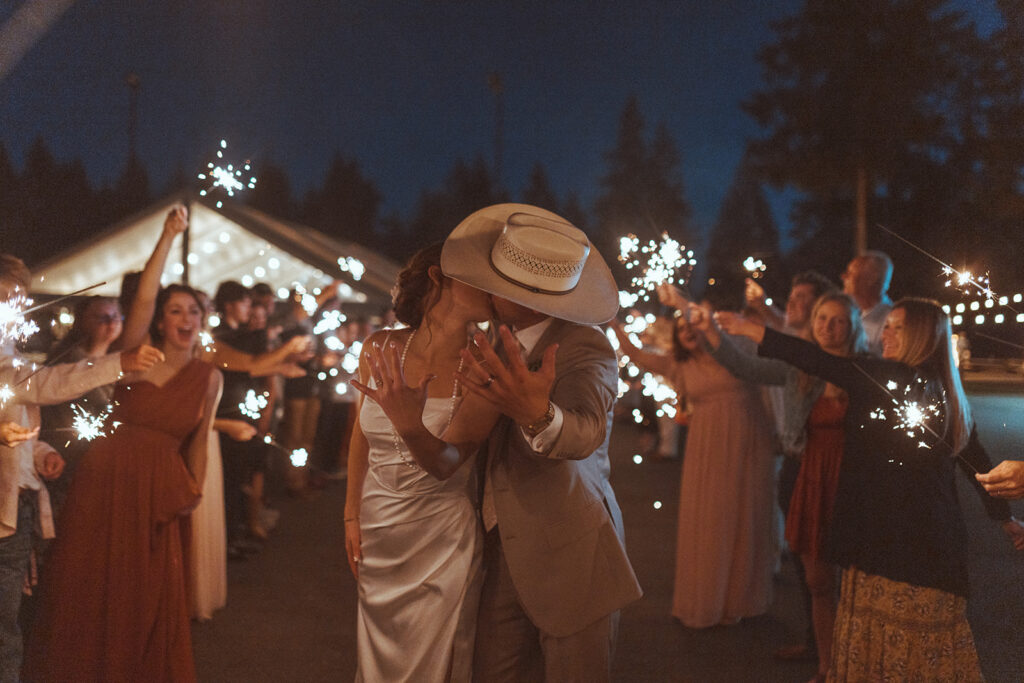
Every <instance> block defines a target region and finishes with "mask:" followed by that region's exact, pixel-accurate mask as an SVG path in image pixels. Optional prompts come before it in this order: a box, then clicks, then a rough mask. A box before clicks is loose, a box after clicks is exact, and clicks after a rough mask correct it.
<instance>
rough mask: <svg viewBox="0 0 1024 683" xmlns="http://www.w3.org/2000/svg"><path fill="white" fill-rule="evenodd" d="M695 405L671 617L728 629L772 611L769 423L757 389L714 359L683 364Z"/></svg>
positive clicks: (680, 380)
mask: <svg viewBox="0 0 1024 683" xmlns="http://www.w3.org/2000/svg"><path fill="white" fill-rule="evenodd" d="M674 375H675V376H674V377H673V380H674V382H675V383H676V385H677V386H679V387H680V389H683V388H684V387H685V393H686V398H687V399H688V400H689V402H690V406H691V408H692V413H691V415H690V422H689V431H688V432H687V436H686V452H685V454H684V455H683V472H682V482H681V484H680V491H679V526H678V532H677V537H676V538H677V543H676V572H675V586H674V590H673V595H672V616H674V617H675V618H677V619H678V620H679V621H680V622H682V623H683V625H684V626H688V627H690V628H705V627H708V626H715V625H718V624H731V623H735V622H737V621H739V620H740V619H742V618H745V617H753V616H757V615H759V614H763V613H765V612H766V611H768V608H769V607H770V606H771V602H772V570H773V567H774V562H775V552H774V548H775V540H776V539H775V530H774V523H773V520H774V517H773V515H774V505H775V495H774V488H775V484H774V462H773V457H772V456H773V438H772V427H771V424H770V422H769V419H768V415H767V412H766V410H765V407H764V403H763V401H762V399H761V396H760V393H759V391H758V389H757V387H754V386H753V385H751V384H748V383H746V382H742V381H740V380H738V379H736V378H735V377H733V376H732V374H730V373H729V371H728V370H726V369H725V368H723V367H722V366H721V365H719V364H718V363H716V362H715V361H714V360H713V359H711V358H702V359H694V360H689V361H685V362H683V363H680V364H678V365H677V366H676V371H675V373H674Z"/></svg>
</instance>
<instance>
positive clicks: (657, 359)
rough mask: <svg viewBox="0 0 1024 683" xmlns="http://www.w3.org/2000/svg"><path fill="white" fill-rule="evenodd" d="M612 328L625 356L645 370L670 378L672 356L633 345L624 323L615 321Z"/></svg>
mask: <svg viewBox="0 0 1024 683" xmlns="http://www.w3.org/2000/svg"><path fill="white" fill-rule="evenodd" d="M611 327H612V331H613V332H615V338H616V339H618V340H619V348H620V349H621V350H622V352H623V353H624V354H626V355H627V356H629V359H630V360H631V361H633V362H634V363H636V364H637V365H639V366H640V367H641V368H643V369H644V370H648V371H650V372H653V373H655V374H658V375H663V376H665V377H668V376H669V375H671V374H672V366H673V361H672V357H671V356H667V355H664V354H660V353H651V352H649V351H644V350H643V349H641V348H640V347H639V346H637V345H636V344H634V343H633V340H632V339H630V338H629V335H628V334H627V333H626V330H625V329H624V328H623V327H622V323H620V322H619V321H618V320H613V321H612V323H611Z"/></svg>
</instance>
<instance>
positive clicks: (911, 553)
mask: <svg viewBox="0 0 1024 683" xmlns="http://www.w3.org/2000/svg"><path fill="white" fill-rule="evenodd" d="M717 320H718V322H719V324H720V326H721V327H722V328H723V329H725V330H726V331H728V332H731V333H738V334H743V335H745V336H748V337H750V338H751V339H753V340H754V341H756V342H758V343H759V344H760V346H759V352H760V353H761V354H762V355H765V356H768V357H773V358H780V359H782V360H784V361H786V362H787V363H790V364H792V365H794V366H796V367H798V368H800V369H802V370H804V371H805V372H807V373H810V374H813V375H815V376H817V377H821V378H822V379H824V380H825V381H828V382H830V383H832V384H834V385H836V386H838V387H840V388H842V389H843V390H845V391H846V392H847V395H848V397H849V398H848V404H847V406H848V407H847V411H846V417H845V424H844V427H845V428H844V433H845V438H844V444H843V458H842V462H841V464H840V472H839V483H838V486H837V490H836V500H835V504H834V507H833V514H832V525H831V528H830V530H829V536H828V539H827V543H826V553H827V557H828V558H829V559H830V560H831V561H833V562H835V563H836V564H838V565H840V566H841V567H843V578H842V587H841V594H840V600H839V608H838V614H837V617H836V623H835V633H834V640H833V646H832V661H831V666H830V668H829V674H828V676H829V680H840V681H845V680H858V681H859V680H888V679H902V678H904V677H906V675H907V674H908V673H910V672H913V674H914V675H915V676H919V677H920V678H922V679H927V680H981V670H980V668H979V666H978V657H977V653H976V652H975V649H974V640H973V637H972V635H971V630H970V626H969V625H968V623H967V617H966V595H967V531H966V527H965V525H964V521H963V518H962V517H961V515H960V510H959V506H958V503H957V495H956V489H955V485H954V484H955V483H954V481H953V477H954V474H953V472H954V461H956V463H957V464H959V465H960V466H961V467H962V468H964V469H965V470H967V471H969V472H972V473H973V472H985V471H988V469H989V467H990V464H989V460H988V456H987V454H986V453H985V451H984V449H983V448H982V447H981V444H980V442H979V441H978V435H977V430H976V428H975V424H974V421H973V419H972V417H971V410H970V406H969V405H968V403H967V399H966V397H965V395H964V391H963V387H962V385H961V383H960V378H959V375H958V373H957V370H956V366H955V364H954V362H953V349H952V343H951V332H950V325H949V318H948V316H947V315H946V314H945V313H944V312H943V311H942V308H941V307H940V306H939V304H938V303H936V302H933V301H929V300H925V299H903V300H901V301H899V302H898V303H896V304H895V306H894V307H893V310H892V311H891V312H890V313H889V316H888V318H887V319H886V323H885V326H884V328H883V330H882V335H881V339H882V358H881V359H876V358H870V357H858V358H846V357H842V356H836V355H832V354H830V353H828V352H827V351H824V350H822V349H819V348H818V347H817V346H815V345H814V344H813V343H811V342H807V341H804V340H802V339H797V338H795V337H789V336H786V335H783V334H780V333H778V332H775V331H773V330H771V329H765V328H764V327H762V326H761V325H759V324H756V323H751V322H749V321H744V320H742V319H741V318H738V317H736V316H730V315H726V314H719V315H718V316H717ZM977 489H978V491H979V493H980V495H981V497H982V501H983V503H984V504H985V507H986V509H987V510H988V513H989V516H990V517H992V518H993V519H995V520H998V521H1000V523H1001V525H1002V528H1003V530H1004V531H1005V532H1006V534H1007V535H1008V536H1009V537H1010V538H1011V540H1012V541H1013V542H1014V545H1015V546H1016V547H1017V548H1019V549H1024V527H1021V525H1020V524H1019V523H1018V522H1017V521H1016V520H1014V519H1013V518H1012V517H1011V516H1010V511H1009V508H1008V507H1007V505H1006V503H1005V502H1003V501H998V500H995V499H993V498H991V497H989V496H988V495H986V494H985V493H984V491H983V490H982V489H981V487H980V486H977Z"/></svg>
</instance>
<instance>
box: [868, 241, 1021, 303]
mask: <svg viewBox="0 0 1024 683" xmlns="http://www.w3.org/2000/svg"><path fill="white" fill-rule="evenodd" d="M875 225H877V226H878V227H879V228H881V229H882V230H884V231H886V232H887V233H889V234H890V235H892V236H893V237H895V238H896V239H898V240H900V241H901V242H903V243H904V244H906V245H908V246H909V247H911V248H912V249H915V250H916V251H918V252H920V253H922V254H924V255H925V256H927V257H928V258H930V259H931V260H933V261H935V262H936V263H938V264H939V265H940V266H942V274H943V275H944V276H945V277H946V286H947V287H953V288H955V289H959V290H960V291H961V292H963V293H964V294H966V293H968V292H970V291H971V289H972V288H973V289H977V290H978V291H979V292H981V294H983V295H984V296H985V298H986V299H988V300H992V299H995V298H996V293H995V292H993V291H992V287H991V283H990V282H989V279H988V274H985V275H973V274H972V273H971V272H970V271H969V270H957V269H956V268H954V267H953V266H951V265H949V264H948V263H946V262H945V261H943V260H942V259H940V258H939V257H937V256H935V255H934V254H931V253H929V252H928V251H925V250H924V249H922V248H921V247H919V246H917V245H916V244H914V243H913V242H911V241H910V240H908V239H907V238H906V237H903V236H902V235H900V234H898V233H895V232H893V231H892V230H890V229H889V228H887V227H885V226H884V225H882V224H881V223H876V224H875ZM1004 305H1006V306H1007V308H1009V309H1010V310H1011V311H1012V310H1014V309H1013V308H1012V307H1010V306H1009V305H1007V304H1004Z"/></svg>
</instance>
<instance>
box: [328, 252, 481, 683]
mask: <svg viewBox="0 0 1024 683" xmlns="http://www.w3.org/2000/svg"><path fill="white" fill-rule="evenodd" d="M440 256H441V245H440V244H438V245H434V246H432V247H427V248H426V249H424V250H422V251H420V252H419V253H418V254H416V255H415V256H414V257H413V258H412V259H411V260H410V262H409V264H408V265H407V266H406V267H405V269H404V270H403V271H402V272H401V273H400V274H399V277H398V284H397V286H396V288H395V313H396V314H397V316H398V319H399V320H400V321H402V322H403V323H405V324H407V325H408V326H409V327H408V328H404V329H397V330H381V331H379V332H376V333H374V334H373V335H371V336H370V337H369V338H368V339H367V341H366V343H364V344H363V353H362V357H361V359H360V367H359V378H360V379H359V381H354V380H353V382H352V385H353V386H354V387H356V388H357V389H359V390H360V391H361V392H362V394H363V395H362V397H361V400H360V404H359V417H358V420H357V422H356V425H355V427H354V429H353V434H352V441H351V447H350V450H349V463H348V495H347V498H346V501H345V546H346V551H347V554H348V559H349V565H350V567H351V568H352V572H353V573H354V574H355V575H356V578H357V580H358V584H359V614H358V623H357V633H358V660H359V664H358V671H357V673H356V680H357V681H469V680H470V675H471V672H470V668H471V663H472V656H473V639H474V632H475V625H476V611H477V604H478V602H479V592H480V586H481V560H482V556H481V553H482V545H483V537H482V531H481V525H480V521H479V518H478V516H477V513H476V506H475V503H474V499H475V497H476V496H475V494H476V489H477V479H476V476H475V469H474V467H473V462H472V461H473V458H474V455H475V452H476V450H477V447H478V446H479V444H480V443H482V442H483V441H484V439H485V438H486V437H487V435H488V434H489V433H490V430H491V427H492V426H493V424H494V422H495V421H496V419H497V414H496V413H495V412H494V411H493V410H492V409H491V408H490V407H488V405H487V404H486V403H485V402H484V401H483V400H482V399H479V398H476V397H474V396H473V395H472V394H468V395H466V396H463V395H462V392H461V390H460V386H459V383H458V381H457V380H456V379H455V373H456V372H457V371H458V370H459V369H460V368H461V367H462V362H461V359H460V354H459V352H460V350H462V349H464V348H466V347H467V344H468V342H469V335H468V330H469V329H470V328H471V327H472V323H475V322H480V321H484V320H486V319H488V318H489V317H490V304H489V301H488V298H487V295H486V294H484V293H482V292H480V291H478V290H475V289H473V288H471V287H468V286H467V285H464V284H462V283H460V282H457V281H455V280H451V279H449V278H447V277H445V276H444V275H443V274H442V273H441V269H440Z"/></svg>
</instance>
